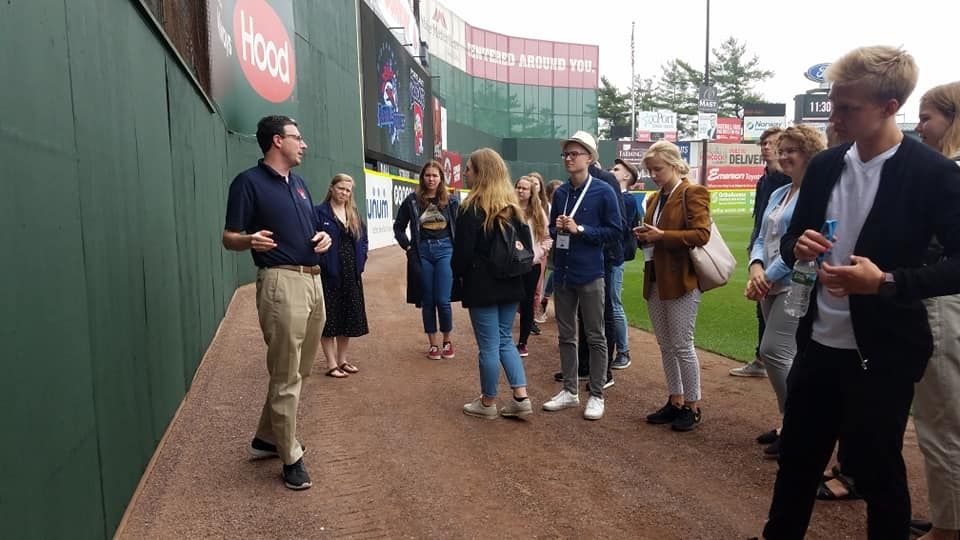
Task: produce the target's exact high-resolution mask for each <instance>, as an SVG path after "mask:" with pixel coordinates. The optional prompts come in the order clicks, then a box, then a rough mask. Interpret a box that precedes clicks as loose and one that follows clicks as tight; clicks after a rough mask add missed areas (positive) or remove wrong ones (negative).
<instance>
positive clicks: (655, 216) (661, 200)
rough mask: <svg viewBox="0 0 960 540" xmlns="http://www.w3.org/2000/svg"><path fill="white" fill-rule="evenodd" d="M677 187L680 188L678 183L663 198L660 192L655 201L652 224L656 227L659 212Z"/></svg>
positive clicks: (658, 223)
mask: <svg viewBox="0 0 960 540" xmlns="http://www.w3.org/2000/svg"><path fill="white" fill-rule="evenodd" d="M679 186H680V182H677V185H675V186H673V189H671V190H670V193H667V195H666V197H664V195H663V192H662V191H661V192H660V197H659V198H658V199H657V209H656V211H655V212H654V213H653V224H654V225H656V226H657V227H659V226H660V210H662V209H663V207H664V206H666V204H667V201H669V200H670V196H671V195H673V192H674V191H676V190H677V187H679Z"/></svg>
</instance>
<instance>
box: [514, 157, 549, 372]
mask: <svg viewBox="0 0 960 540" xmlns="http://www.w3.org/2000/svg"><path fill="white" fill-rule="evenodd" d="M538 185H539V184H538V183H537V179H536V178H535V177H532V176H521V177H520V178H519V179H518V180H517V182H516V184H514V190H515V191H516V192H517V200H518V202H519V204H520V208H521V209H522V210H523V219H524V221H525V222H526V224H527V226H528V227H529V228H530V233H531V236H532V238H531V243H532V244H533V268H531V269H530V272H529V273H527V274H526V275H525V276H523V300H522V301H521V302H520V339H519V340H518V341H517V350H518V351H520V356H521V357H526V356H528V355H529V354H530V353H529V351H527V340H528V339H530V333H531V332H532V331H533V327H534V321H533V311H534V306H536V305H537V298H536V296H537V291H538V287H539V284H540V279H541V278H542V277H543V264H542V263H543V260H544V257H545V256H546V254H547V252H548V251H549V250H550V246H552V245H553V239H552V238H550V231H549V229H548V223H547V220H548V219H549V218H548V217H547V212H546V210H544V208H543V204H542V203H541V201H540V197H539V196H538V194H537V192H538V191H539V189H538V187H537V186H538ZM537 333H539V332H537Z"/></svg>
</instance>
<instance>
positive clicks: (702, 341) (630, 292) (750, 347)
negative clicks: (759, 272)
mask: <svg viewBox="0 0 960 540" xmlns="http://www.w3.org/2000/svg"><path fill="white" fill-rule="evenodd" d="M715 219H716V222H717V227H719V228H720V232H721V233H722V234H723V239H724V240H725V241H726V242H727V245H728V246H729V247H730V251H732V252H733V255H734V256H735V257H736V258H737V269H736V270H735V271H734V273H733V277H732V278H730V282H729V283H727V285H725V286H723V287H720V288H719V289H714V290H712V291H710V292H707V293H704V295H703V298H702V299H701V301H700V311H699V313H698V315H697V331H696V336H695V338H694V342H695V343H696V345H697V347H700V348H703V349H707V350H709V351H713V352H715V353H718V354H722V355H724V356H728V357H730V358H736V359H738V360H751V359H753V354H754V350H755V349H756V346H757V318H756V304H755V303H754V302H752V301H750V300H747V299H746V298H744V296H743V287H744V285H746V283H747V260H746V259H747V255H746V249H747V242H748V241H749V240H750V230H751V229H752V227H753V218H752V217H751V216H749V215H735V216H717V217H716V218H715ZM637 255H638V257H639V258H638V259H636V260H633V261H630V262H629V263H627V267H626V271H625V272H624V276H623V307H624V309H625V310H626V312H627V320H629V321H630V325H631V326H636V327H638V328H642V329H644V330H649V331H652V330H653V329H652V328H651V326H650V317H649V316H648V315H647V303H646V301H645V300H644V299H643V261H642V260H640V259H641V258H642V257H643V254H642V252H640V251H638V252H637Z"/></svg>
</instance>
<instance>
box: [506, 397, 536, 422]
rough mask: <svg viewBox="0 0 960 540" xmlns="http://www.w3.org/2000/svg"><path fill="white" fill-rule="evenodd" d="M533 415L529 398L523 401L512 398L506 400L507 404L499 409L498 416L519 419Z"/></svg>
mask: <svg viewBox="0 0 960 540" xmlns="http://www.w3.org/2000/svg"><path fill="white" fill-rule="evenodd" d="M532 413H533V403H531V402H530V398H527V399H525V400H523V401H517V400H515V399H513V398H510V399H509V400H507V404H506V405H504V406H503V407H500V416H509V417H519V416H527V415H528V414H532Z"/></svg>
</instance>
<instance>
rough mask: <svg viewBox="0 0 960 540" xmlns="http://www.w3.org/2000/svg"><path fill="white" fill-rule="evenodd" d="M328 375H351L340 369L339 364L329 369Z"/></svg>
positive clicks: (335, 376) (343, 376) (341, 377)
mask: <svg viewBox="0 0 960 540" xmlns="http://www.w3.org/2000/svg"><path fill="white" fill-rule="evenodd" d="M326 376H327V377H333V378H334V379H343V378H346V377H349V376H350V375H348V374H347V373H345V372H344V371H343V370H342V369H340V366H337V367H335V368H330V369H328V370H327V373H326Z"/></svg>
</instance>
